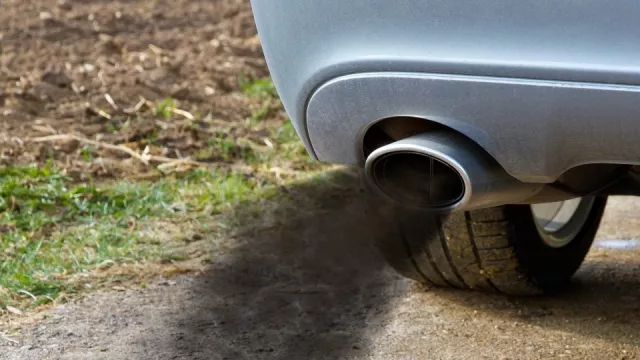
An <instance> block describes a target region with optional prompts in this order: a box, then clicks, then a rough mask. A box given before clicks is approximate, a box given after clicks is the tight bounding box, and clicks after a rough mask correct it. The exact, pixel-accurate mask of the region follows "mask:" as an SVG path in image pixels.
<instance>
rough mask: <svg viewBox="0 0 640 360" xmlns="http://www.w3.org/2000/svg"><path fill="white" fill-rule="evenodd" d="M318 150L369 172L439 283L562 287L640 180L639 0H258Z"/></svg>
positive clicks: (420, 261)
mask: <svg viewBox="0 0 640 360" xmlns="http://www.w3.org/2000/svg"><path fill="white" fill-rule="evenodd" d="M252 6H253V10H254V15H255V20H256V23H257V27H258V32H259V35H260V38H261V41H262V44H263V47H264V52H265V56H266V59H267V62H268V65H269V68H270V71H271V74H272V77H273V80H274V82H275V84H276V87H277V90H278V92H279V94H280V96H281V99H282V102H283V104H284V106H285V108H286V110H287V113H288V114H289V116H290V117H291V120H292V122H293V124H294V125H295V128H296V130H297V131H298V134H299V136H300V138H301V139H302V141H303V142H304V144H305V145H306V147H307V149H308V151H309V153H310V154H311V155H312V156H313V157H315V158H316V159H318V160H319V161H324V162H330V163H339V164H348V165H353V166H357V167H359V168H360V169H361V173H362V176H363V178H364V179H366V184H367V186H366V187H367V189H368V190H370V191H371V192H372V193H375V194H378V195H379V199H380V200H379V201H376V202H374V204H372V206H373V207H375V209H376V211H377V210H384V209H393V211H390V212H384V211H382V212H383V213H385V214H392V215H389V216H393V217H392V218H391V217H390V218H389V219H388V220H389V221H391V222H392V224H391V226H390V229H392V231H390V233H389V234H388V236H386V237H384V239H383V240H382V243H381V248H382V250H383V253H384V255H385V256H386V257H387V259H388V260H389V262H390V263H391V265H392V266H393V267H394V268H395V269H397V270H398V271H399V272H400V273H402V274H403V275H405V276H408V277H410V278H413V279H415V280H418V281H421V282H423V283H427V284H430V285H435V286H449V287H457V288H466V289H479V290H489V291H498V292H502V293H506V294H514V295H530V294H539V293H543V292H547V291H551V290H555V289H558V288H561V287H562V286H563V285H564V284H566V283H567V281H568V280H569V279H570V278H571V276H572V275H573V274H574V272H575V271H576V270H577V269H578V267H579V266H580V264H581V263H582V261H583V260H584V257H585V255H586V253H587V251H588V250H589V247H590V246H591V243H592V242H593V239H594V236H595V234H596V231H597V229H598V226H599V222H600V218H601V217H602V213H603V211H604V208H605V203H606V198H607V196H608V195H612V194H625V195H635V194H637V193H638V191H637V190H638V189H639V187H638V185H637V184H638V183H637V181H636V179H637V178H638V176H637V175H636V174H637V173H638V171H639V169H638V168H637V166H636V165H637V164H640V142H639V139H640V126H638V124H639V123H638V122H639V121H640V61H639V59H640V41H639V39H640V21H638V16H639V15H640V2H638V1H631V0H621V1H617V2H616V3H615V6H613V5H612V4H609V3H607V2H603V1H601V0H581V1H548V0H542V1H540V0H538V1H532V0H522V1H499V0H473V1H471V0H458V1H450V0H396V1H389V0H342V1H329V0H315V1H302V0H253V1H252Z"/></svg>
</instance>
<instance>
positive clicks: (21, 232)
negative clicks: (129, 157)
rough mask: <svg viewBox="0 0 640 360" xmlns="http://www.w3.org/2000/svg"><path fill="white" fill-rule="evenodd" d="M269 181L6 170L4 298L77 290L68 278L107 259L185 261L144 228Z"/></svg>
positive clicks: (0, 176) (1, 231)
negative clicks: (100, 182) (83, 177)
mask: <svg viewBox="0 0 640 360" xmlns="http://www.w3.org/2000/svg"><path fill="white" fill-rule="evenodd" d="M270 185H273V184H269V183H267V182H265V181H258V180H257V179H256V178H252V177H247V176H245V175H243V174H238V173H225V172H217V171H206V170H195V171H192V172H190V173H188V174H185V175H184V176H181V177H178V178H166V179H162V180H161V181H158V182H156V183H150V182H121V183H117V184H114V185H108V186H105V187H102V188H101V187H98V186H96V185H93V184H73V182H72V180H71V179H70V178H68V177H66V176H64V175H63V174H61V173H60V172H59V171H57V169H55V167H53V166H46V167H42V168H38V167H10V168H7V169H3V170H0V213H1V214H2V215H0V253H3V254H4V259H3V262H2V265H0V290H1V291H0V304H2V305H3V306H5V305H7V304H11V303H13V302H15V301H18V300H19V299H20V298H22V299H25V298H26V299H29V298H30V299H32V300H33V301H31V304H30V305H32V306H35V305H39V304H42V303H46V302H49V301H53V300H54V299H55V298H56V297H57V296H59V295H60V294H61V293H63V292H66V293H69V292H75V291H78V290H79V289H76V288H73V287H70V286H69V285H68V284H67V283H66V281H65V280H66V279H68V278H69V277H70V276H72V275H74V274H78V273H83V272H88V271H91V270H92V269H94V268H95V267H96V266H98V265H100V264H105V263H107V262H108V263H111V264H114V263H115V264H118V263H138V262H148V261H161V260H162V261H166V260H167V259H174V260H175V259H179V255H171V254H166V253H164V252H163V245H164V244H163V243H162V242H157V241H153V240H154V239H152V238H149V237H148V236H146V235H145V234H144V233H145V232H144V231H143V230H144V225H145V224H148V223H150V222H152V221H153V220H154V219H171V218H175V217H178V216H185V214H188V215H189V216H190V217H193V218H197V217H202V216H210V215H213V214H217V213H220V212H222V211H224V210H225V209H227V208H229V207H232V206H234V204H237V203H239V202H241V201H248V200H249V199H251V198H252V197H254V196H259V195H258V194H259V193H260V189H261V188H263V187H268V186H270Z"/></svg>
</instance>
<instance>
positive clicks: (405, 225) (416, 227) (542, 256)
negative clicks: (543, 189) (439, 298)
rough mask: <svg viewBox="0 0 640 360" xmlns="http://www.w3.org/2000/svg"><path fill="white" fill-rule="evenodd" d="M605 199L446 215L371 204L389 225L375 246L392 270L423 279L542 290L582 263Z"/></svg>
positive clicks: (565, 278)
mask: <svg viewBox="0 0 640 360" xmlns="http://www.w3.org/2000/svg"><path fill="white" fill-rule="evenodd" d="M378 205H379V204H378ZM605 205H606V198H604V197H588V198H581V199H575V200H570V201H565V202H561V203H553V204H542V205H533V206H530V205H508V206H501V207H495V208H489V209H482V210H476V211H470V212H457V213H452V214H449V215H448V216H442V215H433V214H429V213H425V212H422V211H415V210H409V209H404V208H399V207H393V208H392V211H382V212H380V211H379V210H381V209H380V207H379V206H378V207H377V208H376V210H378V211H376V213H378V214H379V215H380V216H385V217H386V218H387V219H386V220H388V228H389V229H390V231H389V233H388V234H387V235H386V236H383V237H382V238H381V239H380V241H379V245H380V249H381V250H382V254H383V255H384V256H385V258H386V259H387V260H388V262H389V263H390V264H391V265H392V266H393V267H394V268H395V269H396V270H397V271H398V272H399V273H401V274H402V275H404V276H406V277H409V278H412V279H414V280H417V281H419V282H422V283H425V284H428V285H432V286H445V287H455V288H464V289H477V290H488V291H498V292H501V293H505V294H510V295H535V294H541V293H544V292H547V291H550V290H555V289H558V288H559V287H561V286H562V285H564V284H566V283H567V282H568V281H569V279H570V278H571V277H572V276H573V274H574V273H575V272H576V270H577V269H578V268H579V266H580V265H581V264H582V262H583V260H584V258H585V256H586V254H587V252H588V251H589V248H590V246H591V244H592V242H593V239H594V237H595V235H596V231H597V230H598V226H599V224H600V219H601V218H602V214H603V212H604V209H605ZM389 206H391V205H389ZM389 209H390V208H387V210H389Z"/></svg>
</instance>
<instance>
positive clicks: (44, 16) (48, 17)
mask: <svg viewBox="0 0 640 360" xmlns="http://www.w3.org/2000/svg"><path fill="white" fill-rule="evenodd" d="M51 19H53V15H51V13H50V12H48V11H42V12H40V20H43V21H44V20H51Z"/></svg>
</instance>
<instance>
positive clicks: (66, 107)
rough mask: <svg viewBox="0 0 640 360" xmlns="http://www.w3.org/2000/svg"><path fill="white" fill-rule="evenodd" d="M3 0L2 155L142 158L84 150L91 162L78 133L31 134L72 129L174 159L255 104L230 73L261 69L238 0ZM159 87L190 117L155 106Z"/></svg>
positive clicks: (94, 166) (113, 171)
mask: <svg viewBox="0 0 640 360" xmlns="http://www.w3.org/2000/svg"><path fill="white" fill-rule="evenodd" d="M1 6H2V11H1V12H0V119H2V121H0V164H3V163H4V164H15V163H32V162H41V163H42V162H44V161H47V160H48V159H51V158H53V159H55V160H57V161H58V162H59V163H61V164H64V166H65V167H66V168H68V169H71V170H74V171H75V173H77V174H81V175H82V174H85V175H86V174H92V175H94V176H99V177H120V176H123V175H125V176H126V175H131V174H132V173H133V174H136V173H137V172H139V171H144V170H146V168H145V167H140V166H139V165H140V164H139V161H137V160H127V159H129V158H130V157H129V155H127V154H126V153H124V152H121V151H110V150H107V151H103V150H100V149H92V150H91V151H93V152H95V153H94V154H93V155H94V156H96V157H99V158H100V161H86V151H87V150H86V148H85V147H84V146H83V144H80V143H78V141H74V140H66V141H40V142H34V141H33V139H37V138H42V137H45V136H50V135H54V134H75V135H77V136H80V137H83V138H87V139H91V140H98V141H100V142H104V143H109V144H116V145H125V146H127V147H129V148H132V149H134V150H137V151H142V150H143V149H144V148H146V147H147V146H148V147H149V150H150V153H151V154H157V155H163V156H165V157H169V158H183V157H189V156H191V157H193V155H194V154H195V153H197V152H198V150H199V149H201V148H203V147H205V146H206V144H205V141H206V139H208V138H209V137H211V136H212V134H213V135H215V134H216V133H217V132H218V131H220V130H223V131H225V132H226V133H228V134H229V135H231V136H234V137H238V136H245V135H246V134H241V133H238V132H242V131H244V130H243V129H242V127H241V126H237V125H236V124H239V123H240V121H241V120H243V119H246V118H247V117H248V116H250V114H251V112H252V109H253V108H255V106H257V105H258V104H257V101H256V100H254V99H249V98H247V97H246V96H242V94H241V93H240V92H239V79H240V77H244V78H246V79H247V80H252V79H256V78H262V77H265V76H267V75H268V71H267V68H266V65H265V61H264V58H263V54H262V50H261V46H260V42H259V39H258V37H257V35H256V29H255V26H254V24H253V19H252V14H251V9H250V6H249V3H248V1H247V0H215V1H197V0H171V1H170V0H120V1H102V0H38V1H35V0H3V1H2V5H1ZM168 97H171V98H172V99H174V100H175V101H176V102H177V107H179V108H180V109H181V110H184V111H186V112H188V113H189V114H191V115H193V116H194V118H195V120H193V121H192V119H189V115H188V114H187V115H185V116H180V115H177V114H174V116H173V117H172V119H169V120H168V119H165V118H163V117H162V116H161V115H158V114H155V115H154V111H153V110H154V108H156V107H157V106H158V104H159V103H160V102H161V101H162V100H164V99H166V98H168ZM83 149H84V152H83ZM83 154H85V156H83ZM204 160H205V161H206V160H209V161H211V162H213V161H216V162H220V159H204ZM123 161H124V163H123Z"/></svg>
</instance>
